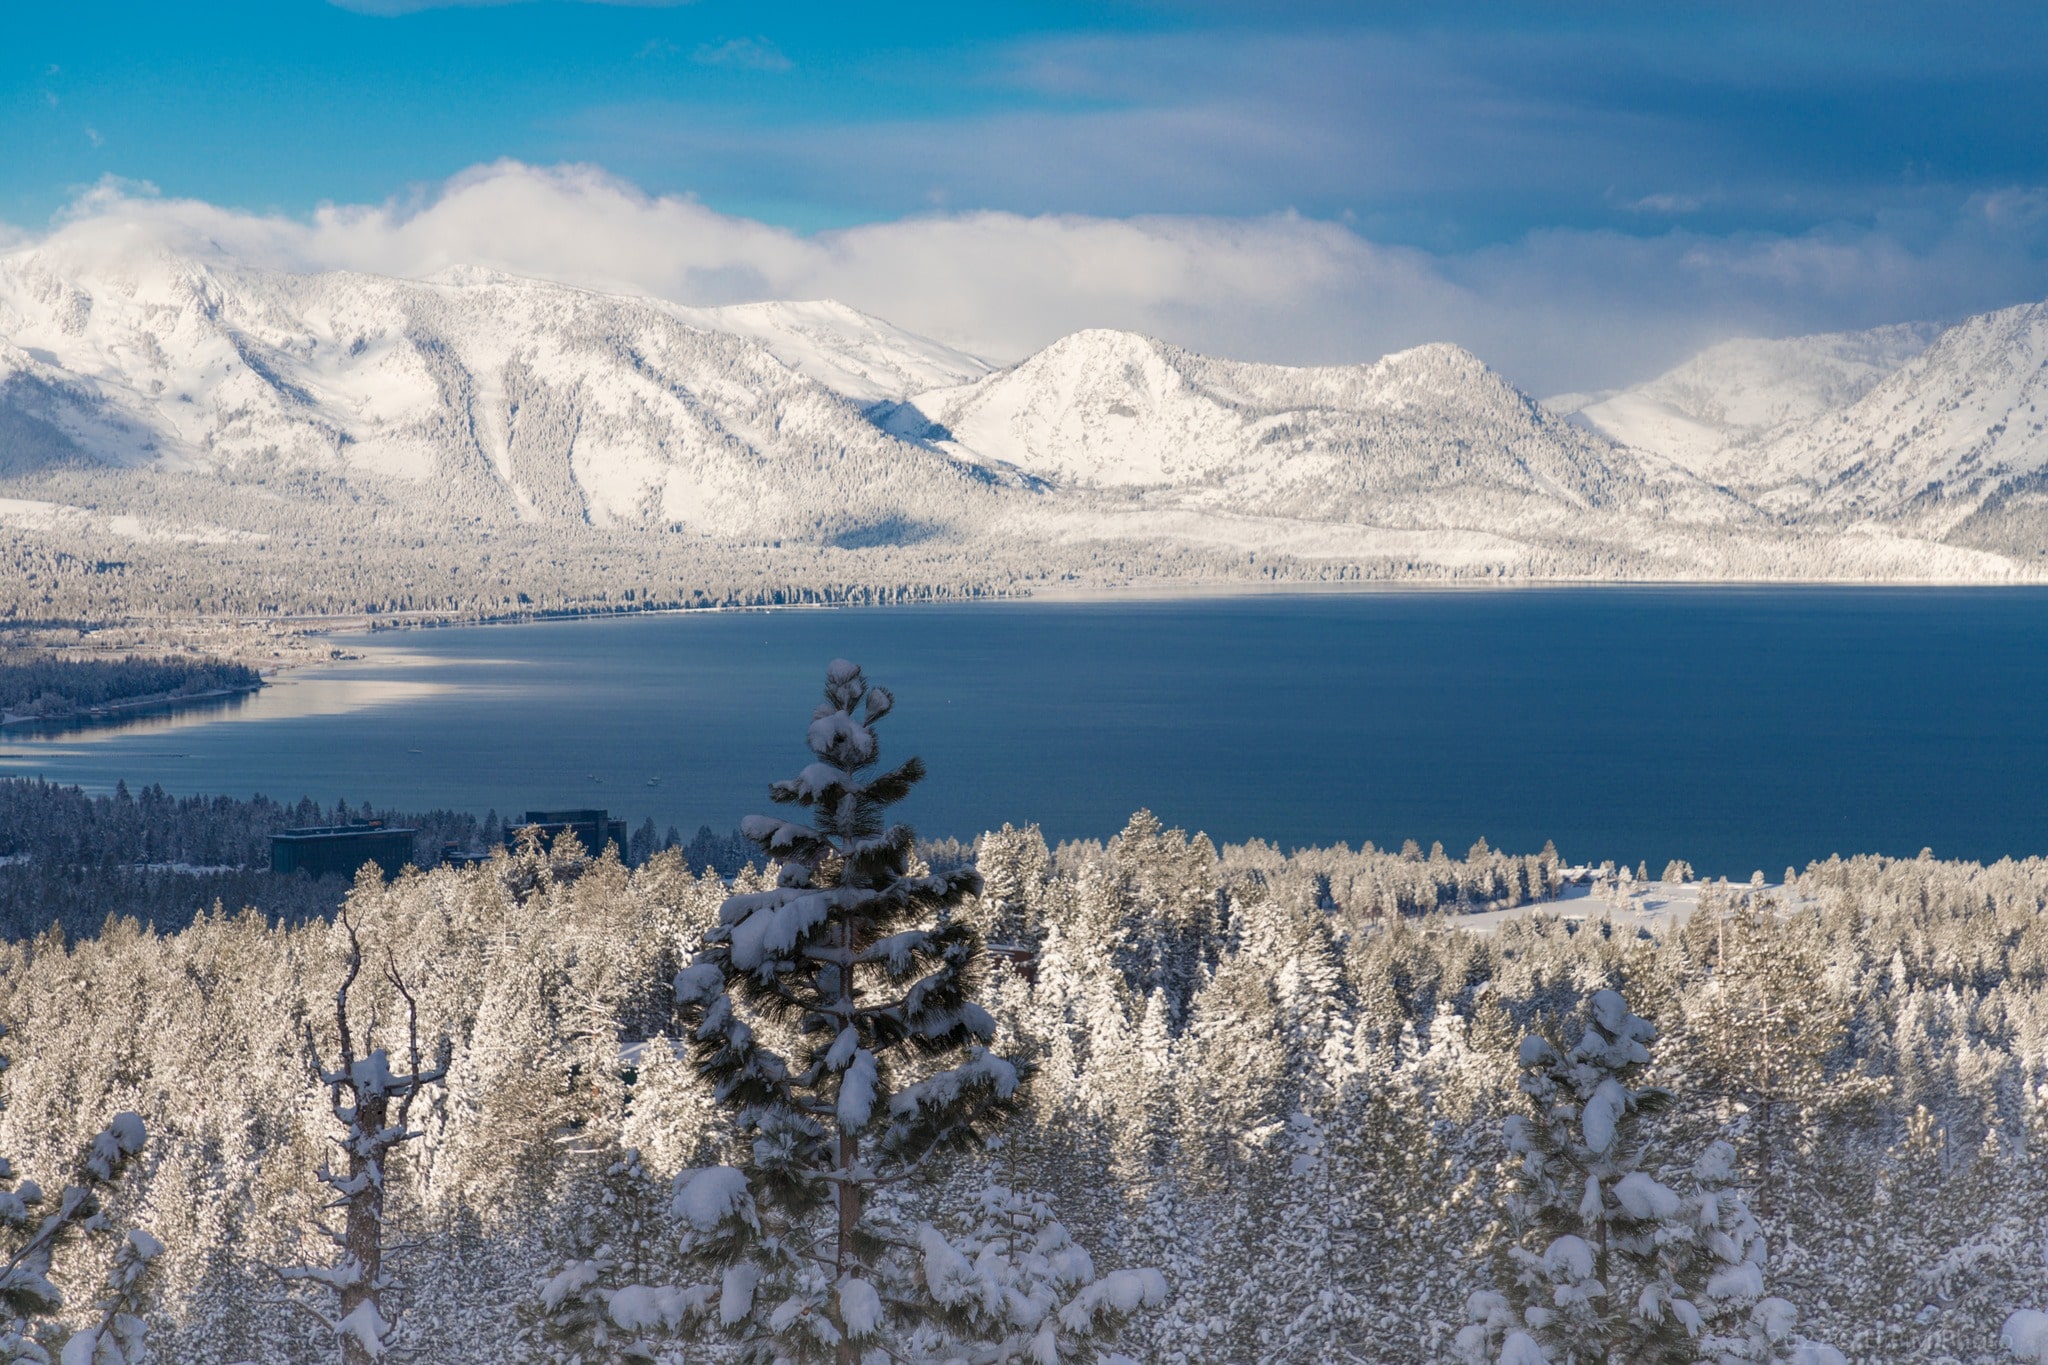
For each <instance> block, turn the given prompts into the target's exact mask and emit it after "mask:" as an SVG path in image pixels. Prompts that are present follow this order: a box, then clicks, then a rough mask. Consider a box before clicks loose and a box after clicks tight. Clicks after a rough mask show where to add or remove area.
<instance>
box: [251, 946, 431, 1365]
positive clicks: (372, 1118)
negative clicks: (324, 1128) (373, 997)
mask: <svg viewBox="0 0 2048 1365" xmlns="http://www.w3.org/2000/svg"><path fill="white" fill-rule="evenodd" d="M341 926H342V928H343V929H345V930H347V932H348V946H349V957H348V973H347V975H345V976H344V977H343V978H342V982H341V987H340V989H338V990H336V991H335V993H334V1027H335V1033H336V1036H337V1038H338V1039H339V1043H338V1046H339V1048H340V1055H339V1058H338V1062H339V1064H338V1065H336V1066H334V1067H332V1068H330V1067H328V1066H327V1065H326V1064H325V1063H324V1062H322V1060H321V1058H320V1049H319V1045H318V1043H316V1042H315V1041H314V1037H313V1029H312V1026H311V1025H310V1024H309V1025H308V1026H307V1027H306V1054H307V1058H308V1060H309V1062H310V1064H311V1066H312V1070H313V1076H314V1079H315V1080H316V1081H317V1082H318V1083H319V1084H321V1085H324V1086H326V1087H327V1094H328V1102H329V1104H330V1105H331V1106H332V1108H333V1110H334V1117H335V1118H336V1119H337V1120H339V1121H340V1123H341V1126H342V1130H343V1131H342V1135H341V1136H340V1137H337V1138H336V1139H335V1143H336V1145H337V1146H339V1147H340V1148H341V1150H342V1152H343V1154H344V1155H345V1156H346V1157H347V1165H346V1167H345V1168H344V1169H343V1170H340V1171H336V1170H335V1169H334V1165H333V1163H332V1162H323V1163H322V1164H321V1167H320V1180H321V1183H323V1184H325V1185H326V1186H327V1187H328V1188H329V1189H330V1190H332V1191H333V1192H334V1198H333V1200H332V1201H331V1202H330V1203H328V1204H327V1205H326V1206H325V1207H326V1208H328V1209H330V1210H334V1209H338V1210H340V1211H341V1213H342V1225H341V1227H340V1228H339V1229H338V1230H337V1229H336V1228H334V1227H333V1226H331V1224H329V1223H326V1222H323V1223H322V1224H321V1225H320V1228H321V1231H322V1232H323V1233H325V1234H326V1236H327V1238H328V1240H329V1241H331V1242H332V1243H333V1244H334V1246H335V1248H336V1250H337V1251H338V1252H339V1256H338V1258H337V1259H336V1260H335V1262H334V1263H333V1264H331V1265H326V1266H292V1267H286V1268H281V1269H279V1270H278V1272H277V1273H278V1276H279V1277H280V1278H281V1279H283V1280H284V1281H285V1283H286V1284H287V1285H294V1284H300V1285H311V1286H315V1287H317V1288H320V1289H324V1290H326V1291H328V1292H330V1293H332V1294H333V1295H334V1296H335V1298H336V1300H337V1302H336V1304H335V1305H334V1306H333V1307H332V1308H331V1310H330V1309H329V1308H323V1307H321V1306H319V1305H317V1304H315V1303H311V1302H308V1301H307V1300H306V1299H304V1298H298V1297H295V1298H293V1299H292V1303H293V1304H294V1305H296V1306H297V1307H299V1308H301V1309H303V1310H305V1311H306V1312H308V1313H310V1314H312V1315H313V1316H314V1317H315V1318H317V1319H319V1321H320V1322H321V1323H322V1324H323V1325H324V1326H325V1327H326V1329H327V1330H328V1331H329V1332H331V1333H332V1334H333V1336H334V1338H335V1340H336V1342H337V1343H338V1344H339V1345H340V1347H341V1360H342V1362H343V1365H370V1362H373V1361H377V1360H380V1359H382V1358H383V1357H384V1355H385V1354H386V1352H387V1351H388V1350H389V1348H390V1346H391V1344H392V1341H393V1339H394V1337H395V1336H396V1334H397V1326H398V1322H397V1315H396V1313H395V1312H387V1311H386V1310H387V1307H388V1305H387V1303H386V1301H385V1291H386V1290H387V1289H389V1288H390V1286H391V1282H392V1277H391V1275H390V1273H389V1272H388V1271H387V1270H386V1269H385V1265H384V1262H385V1257H386V1256H387V1255H388V1254H389V1253H391V1252H392V1251H393V1250H395V1249H396V1248H393V1247H392V1246H390V1245H389V1244H388V1243H387V1242H386V1241H385V1215H384V1195H385V1163H386V1159H387V1158H388V1157H389V1155H390V1153H391V1150H392V1149H393V1148H395V1147H397V1146H398V1145H399V1144H400V1143H403V1142H408V1141H410V1140H412V1139H414V1138H417V1137H420V1136H421V1135H422V1133H421V1130H419V1129H416V1128H412V1127H410V1126H409V1123H410V1119H411V1115H412V1106H413V1101H415V1100H416V1099H418V1098H419V1094H420V1092H421V1091H422V1090H424V1089H425V1088H426V1087H428V1086H431V1085H436V1084H439V1083H440V1082H441V1080H442V1079H443V1078H444V1077H445V1076H446V1075H447V1074H448V1058H447V1051H448V1045H447V1040H446V1039H443V1040H442V1044H441V1047H440V1048H439V1049H438V1052H437V1056H436V1061H435V1065H433V1066H432V1067H428V1066H425V1065H423V1064H422V1058H421V1054H420V1018H419V1005H418V1003H417V1002H416V1001H415V1000H414V998H413V994H412V989H411V988H410V987H409V986H408V985H407V984H406V981H405V979H404V977H403V976H401V975H400V974H399V971H398V967H397V964H395V963H394V962H392V961H391V959H390V957H389V955H388V954H387V955H386V957H385V960H384V977H385V980H387V981H389V982H390V983H391V987H392V989H393V990H395V991H396V992H397V993H398V997H399V999H401V1000H403V1001H404V1002H405V1018H406V1065H407V1068H408V1069H407V1070H406V1071H405V1072H403V1073H398V1072H394V1071H393V1070H392V1069H391V1057H390V1054H389V1053H388V1052H387V1051H386V1050H385V1049H384V1048H381V1047H378V1046H376V1031H377V1021H376V1018H375V1016H374V1015H372V1017H371V1019H370V1022H369V1024H368V1025H367V1026H366V1027H365V1028H364V1029H363V1031H362V1035H361V1038H360V1041H359V1040H358V1038H357V1034H356V1031H355V1027H354V1025H353V1024H352V1023H351V1021H350V1019H349V1000H348V995H349V989H350V987H352V986H354V985H355V983H356V978H357V977H358V976H360V975H361V973H362V969H363V947H362V943H361V941H360V940H359V939H358V938H357V936H356V930H355V926H354V925H353V924H350V923H349V921H348V917H347V915H345V914H344V915H343V916H342V917H341Z"/></svg>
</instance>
